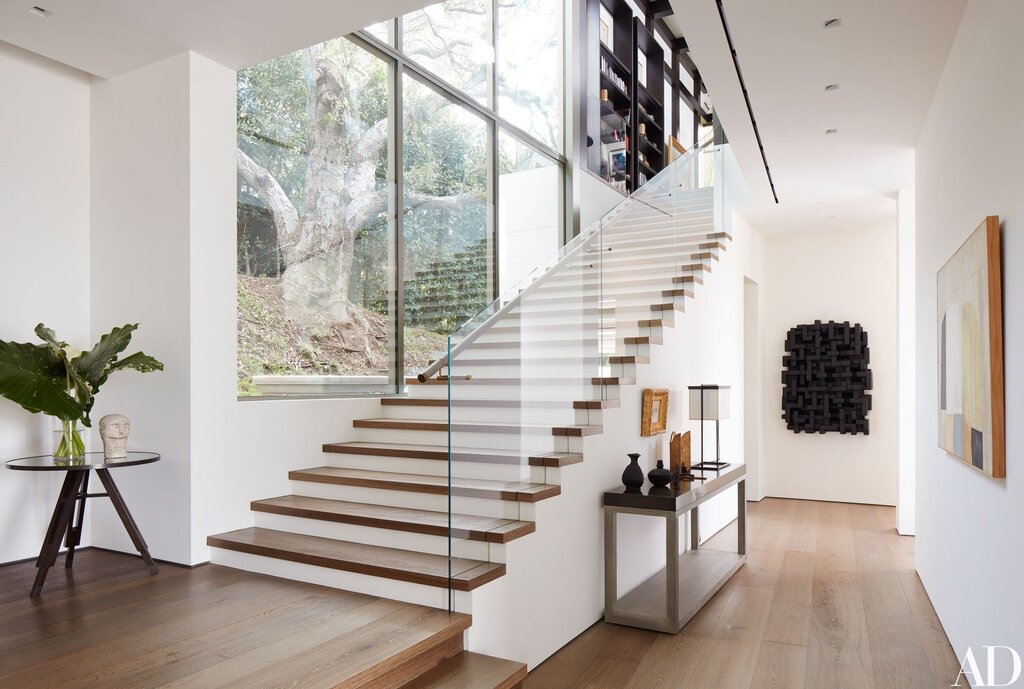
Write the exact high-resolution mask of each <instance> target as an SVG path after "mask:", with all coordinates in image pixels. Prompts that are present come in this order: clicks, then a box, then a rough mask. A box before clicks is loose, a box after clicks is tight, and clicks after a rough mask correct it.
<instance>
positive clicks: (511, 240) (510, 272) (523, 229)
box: [498, 164, 562, 292]
mask: <svg viewBox="0 0 1024 689" xmlns="http://www.w3.org/2000/svg"><path fill="white" fill-rule="evenodd" d="M561 174H562V170H561V168H560V167H559V166H557V165H554V164H552V165H548V166H546V167H538V168H535V169H533V170H521V171H518V172H510V173H506V174H503V175H501V176H500V177H498V227H500V228H501V232H500V233H499V234H498V284H499V285H501V286H502V292H505V291H507V290H508V289H512V287H513V285H515V284H516V283H518V282H519V281H521V280H522V279H523V278H525V277H526V276H527V275H528V274H529V273H531V272H532V271H533V270H534V269H535V268H537V267H538V266H539V265H540V264H541V262H542V261H547V260H548V259H551V258H552V257H554V256H555V255H556V254H557V253H558V248H559V246H560V245H561V236H560V227H561V220H562V210H561V209H562V203H561V201H562V200H561V198H560V196H561V194H562V185H561V184H560V181H559V177H561Z"/></svg>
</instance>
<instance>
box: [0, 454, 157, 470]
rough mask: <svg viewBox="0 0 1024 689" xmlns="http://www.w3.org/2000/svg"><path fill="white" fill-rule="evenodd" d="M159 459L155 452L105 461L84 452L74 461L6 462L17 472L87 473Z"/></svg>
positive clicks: (34, 459) (32, 459)
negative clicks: (92, 470)
mask: <svg viewBox="0 0 1024 689" xmlns="http://www.w3.org/2000/svg"><path fill="white" fill-rule="evenodd" d="M159 459H160V455H159V454H157V453H156V452H129V453H128V456H127V457H120V458H118V459H107V458H105V457H104V456H103V453H102V452H86V453H85V456H84V457H76V458H75V459H55V458H54V456H53V455H39V456H38V457H21V458H19V459H12V460H10V461H8V462H7V468H8V469H16V470H18V471H89V470H90V469H116V468H117V467H130V466H137V465H139V464H150V463H152V462H156V461H158V460H159Z"/></svg>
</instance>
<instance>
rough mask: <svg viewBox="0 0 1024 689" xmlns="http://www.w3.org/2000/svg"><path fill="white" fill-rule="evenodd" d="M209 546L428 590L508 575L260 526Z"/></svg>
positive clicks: (465, 562)
mask: <svg viewBox="0 0 1024 689" xmlns="http://www.w3.org/2000/svg"><path fill="white" fill-rule="evenodd" d="M206 544H207V545H209V546H210V547H211V548H223V549H224V550H234V551H236V552H241V553H248V554H250V555H258V556H260V557H268V558H273V559H277V560H287V561H289V562H298V563H301V564H306V565H314V566H317V567H326V568H328V569H337V570H341V571H344V572H354V573H356V574H368V575H370V576H376V577H383V578H385V579H394V580H396V581H405V582H409V583H412V584H422V585H424V586H434V587H437V588H448V586H449V583H450V584H451V588H452V589H454V590H456V591H472V590H473V589H475V588H477V587H479V586H483V585H484V584H486V583H488V582H490V581H494V580H495V579H497V578H498V577H500V576H503V575H504V574H505V565H504V564H502V563H498V562H482V561H479V560H469V559H465V558H456V557H453V558H448V557H445V556H443V555H430V554H427V553H418V552H414V551H411V550H399V549H397V548H383V547H381V546H376V545H367V544H365V543H349V542H348V541H336V540H334V539H332V538H322V537H320V536H307V535H305V534H296V533H290V532H287V531H274V530H273V529H261V528H259V527H250V528H247V529H239V530H237V531H229V532H228V533H223V534H219V535H217V536H210V537H209V538H207V539H206ZM449 572H450V574H451V576H450V577H449Z"/></svg>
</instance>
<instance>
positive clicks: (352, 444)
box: [323, 421, 582, 464]
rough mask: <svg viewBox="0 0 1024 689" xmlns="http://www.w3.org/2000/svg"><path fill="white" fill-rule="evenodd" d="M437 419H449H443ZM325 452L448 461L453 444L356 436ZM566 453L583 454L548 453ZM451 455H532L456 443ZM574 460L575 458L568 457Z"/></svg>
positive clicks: (511, 459)
mask: <svg viewBox="0 0 1024 689" xmlns="http://www.w3.org/2000/svg"><path fill="white" fill-rule="evenodd" d="M436 423H447V422H444V421H439V422H436ZM323 451H324V452H332V453H335V454H344V455H372V456H377V457H403V458H406V459H432V460H437V461H442V462H447V461H448V458H449V448H448V446H447V445H423V444H416V443H383V442H369V441H365V440H354V441H349V442H343V443H327V444H325V445H324V446H323ZM555 454H558V455H565V459H566V460H576V457H577V456H579V457H580V458H582V455H579V453H575V452H560V453H548V454H546V455H544V456H548V455H555ZM451 457H452V459H453V460H454V461H456V462H490V463H494V464H526V463H527V461H528V460H530V459H532V456H524V455H522V454H518V453H513V452H511V451H508V450H493V449H490V448H475V447H453V448H451ZM568 463H570V464H573V463H575V461H568Z"/></svg>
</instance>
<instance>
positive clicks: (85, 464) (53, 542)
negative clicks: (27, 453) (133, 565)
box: [7, 452, 160, 598]
mask: <svg viewBox="0 0 1024 689" xmlns="http://www.w3.org/2000/svg"><path fill="white" fill-rule="evenodd" d="M159 460H160V455H158V454H156V453H155V452H129V453H128V456H127V457H122V458H120V459H106V458H104V457H103V453H102V452H88V453H86V454H85V456H84V457H79V458H76V459H54V458H53V456H51V455H41V456H38V457H22V458H20V459H12V460H10V461H9V462H7V468H8V469H13V470H15V471H63V472H64V484H63V485H62V486H61V489H60V494H59V495H58V496H57V504H56V505H54V508H53V516H52V517H50V526H49V528H47V530H46V538H45V539H44V540H43V547H42V548H41V549H40V550H39V558H38V559H37V560H36V568H37V569H38V570H39V571H38V572H36V580H35V583H33V584H32V590H31V592H30V593H29V594H28V595H29V597H31V598H38V597H39V594H40V593H42V591H43V582H45V581H46V573H47V572H48V571H49V570H50V568H51V567H53V565H54V563H56V562H57V554H58V552H59V551H60V542H61V539H64V544H65V545H66V546H67V549H68V551H67V557H66V558H65V560H64V566H65V567H68V568H70V567H71V566H72V564H73V563H74V560H75V548H76V547H77V546H78V544H79V543H80V542H81V538H82V520H83V518H84V517H85V501H86V500H87V499H88V498H103V497H106V498H110V502H111V503H112V504H113V505H114V510H115V511H116V512H117V516H118V517H120V518H121V523H122V524H124V528H125V530H126V531H127V532H128V535H129V536H130V537H131V539H132V543H134V544H135V548H136V549H137V550H138V551H139V554H140V555H142V559H143V561H145V563H146V565H147V566H148V567H149V571H150V572H152V573H153V574H156V573H157V571H158V569H157V566H156V563H155V562H153V558H152V556H151V555H150V554H149V546H147V545H146V541H145V539H143V538H142V533H141V532H140V531H139V526H138V524H136V523H135V519H133V518H132V513H131V512H129V511H128V505H126V504H125V501H124V498H123V497H121V491H119V490H118V489H117V484H115V483H114V478H113V477H112V476H111V475H110V471H111V470H112V469H118V468H121V467H131V466H139V465H140V464H152V463H153V462H157V461H159ZM92 470H95V471H96V475H97V476H99V479H100V483H102V484H103V488H104V489H105V490H106V491H107V492H106V493H90V492H89V472H90V471H92ZM75 503H78V510H77V514H75ZM65 534H66V535H67V537H66V538H65Z"/></svg>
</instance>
